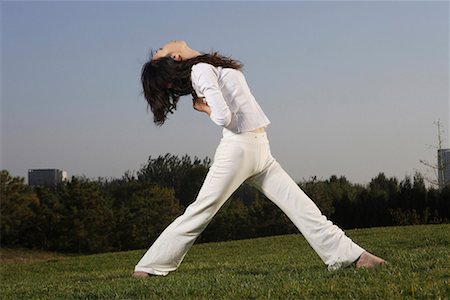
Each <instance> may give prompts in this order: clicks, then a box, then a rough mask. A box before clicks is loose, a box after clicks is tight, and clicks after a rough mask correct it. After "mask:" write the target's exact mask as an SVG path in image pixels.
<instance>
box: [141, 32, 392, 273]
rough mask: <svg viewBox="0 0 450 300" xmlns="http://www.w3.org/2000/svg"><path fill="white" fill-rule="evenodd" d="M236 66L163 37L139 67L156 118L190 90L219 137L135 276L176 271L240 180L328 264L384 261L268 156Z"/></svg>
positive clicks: (261, 125) (254, 106)
mask: <svg viewBox="0 0 450 300" xmlns="http://www.w3.org/2000/svg"><path fill="white" fill-rule="evenodd" d="M241 67H242V65H241V64H240V63H239V62H238V61H236V60H233V59H230V58H226V57H223V56H221V55H219V54H217V53H213V54H202V53H200V52H198V51H196V50H193V49H191V48H190V47H189V46H188V45H187V44H186V42H184V41H171V42H169V43H167V44H166V45H164V47H162V48H160V49H159V50H158V51H157V52H156V53H154V54H153V57H152V59H151V60H150V61H149V62H148V63H146V64H145V65H144V67H143V69H142V77H141V80H142V85H143V90H144V96H145V98H146V99H147V102H148V104H149V106H150V108H151V110H152V112H153V115H154V122H155V123H156V124H158V125H162V124H163V123H164V122H165V120H166V118H167V115H168V114H169V113H172V112H173V111H174V110H175V109H176V105H177V102H178V100H179V98H180V96H182V95H188V94H192V95H193V96H194V100H193V107H194V109H195V110H197V111H199V112H203V113H206V114H207V115H208V116H209V117H210V119H211V120H212V121H213V122H214V123H216V124H217V125H219V126H221V127H223V137H222V139H221V141H220V144H219V146H218V148H217V150H216V153H215V156H214V160H213V164H212V166H211V168H210V169H209V172H208V174H207V176H206V178H205V181H204V183H203V186H202V188H201V189H200V192H199V194H198V196H197V199H196V201H195V202H193V203H192V204H191V205H189V206H188V207H187V208H186V210H185V212H184V214H183V215H181V216H180V217H178V218H177V219H175V221H173V222H172V223H171V224H170V225H169V226H168V227H167V228H166V229H165V230H164V231H163V233H162V234H161V235H160V236H159V237H158V239H157V240H156V241H155V242H154V243H153V245H152V246H151V247H150V249H149V250H148V251H147V252H146V253H145V255H144V256H143V257H142V259H141V260H140V261H139V262H138V264H137V265H136V267H135V270H134V271H135V272H134V273H133V276H135V277H147V276H149V275H150V274H151V275H167V274H168V273H169V272H171V271H175V270H176V269H177V268H178V266H179V265H180V263H181V261H182V260H183V258H184V256H185V255H186V253H187V251H188V250H189V248H190V247H191V246H192V244H193V243H194V242H195V240H196V238H197V237H198V236H199V234H200V233H201V232H202V231H203V230H204V229H205V227H206V226H207V225H208V223H209V222H210V221H211V219H212V218H213V216H214V215H215V214H216V213H217V212H218V210H219V209H220V207H221V206H222V205H223V204H224V203H225V202H226V200H227V199H228V198H229V197H230V196H231V194H232V193H233V192H234V191H235V190H236V189H237V188H238V187H239V186H240V185H241V184H242V183H243V182H244V181H246V182H247V183H249V184H251V185H253V186H254V187H256V188H257V189H259V190H260V191H261V192H263V193H264V194H265V195H266V196H267V197H268V198H269V199H270V200H272V201H273V202H274V203H275V204H276V205H277V206H278V207H280V208H281V209H282V210H283V211H284V213H285V214H286V215H287V216H288V217H289V218H290V219H291V220H292V222H293V223H294V224H295V225H296V226H297V228H298V229H299V230H300V232H301V233H302V234H303V236H304V237H305V238H306V240H307V241H308V242H309V244H310V245H311V247H312V248H313V249H314V250H315V251H316V252H317V254H318V255H319V257H320V258H321V259H322V260H323V261H324V263H325V264H326V265H328V268H329V269H330V270H335V269H338V268H340V267H344V266H347V265H350V264H351V263H353V262H356V267H358V268H360V267H366V268H370V267H374V266H377V265H382V264H384V260H383V259H381V258H379V257H376V256H374V255H372V254H370V253H368V252H367V251H365V250H364V249H362V248H361V247H360V246H358V245H356V244H355V243H354V242H353V241H352V240H350V239H349V238H348V237H347V236H346V235H345V234H344V232H343V231H342V230H341V229H339V228H338V227H337V226H336V225H333V224H332V223H331V222H330V221H328V220H327V219H326V217H325V216H323V215H322V213H321V212H320V211H319V209H318V208H317V206H316V205H315V204H314V202H313V201H312V200H311V199H310V198H309V197H308V196H307V195H306V194H305V193H304V192H303V191H302V190H301V189H300V188H299V187H298V185H297V184H296V183H295V182H294V181H293V180H292V179H291V178H290V177H289V175H288V174H287V173H286V172H285V171H284V170H283V169H282V168H281V166H280V165H279V164H278V162H277V161H276V160H275V159H274V158H273V157H272V155H271V153H270V146H269V142H268V140H267V136H266V132H265V128H266V127H267V125H269V123H270V121H269V120H268V118H267V117H266V115H265V114H264V112H263V111H262V109H261V107H260V106H259V105H258V103H257V102H256V100H255V98H254V97H253V96H252V94H251V92H250V89H249V88H248V86H247V83H246V81H245V78H244V76H243V74H242V73H241V72H240V68H241Z"/></svg>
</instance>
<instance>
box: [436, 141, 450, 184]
mask: <svg viewBox="0 0 450 300" xmlns="http://www.w3.org/2000/svg"><path fill="white" fill-rule="evenodd" d="M438 181H439V187H443V186H445V185H447V184H450V149H439V150H438Z"/></svg>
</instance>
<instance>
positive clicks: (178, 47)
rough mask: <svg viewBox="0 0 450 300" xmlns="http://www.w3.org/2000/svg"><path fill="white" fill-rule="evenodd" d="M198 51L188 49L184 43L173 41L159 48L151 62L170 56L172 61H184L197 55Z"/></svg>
mask: <svg viewBox="0 0 450 300" xmlns="http://www.w3.org/2000/svg"><path fill="white" fill-rule="evenodd" d="M199 54H200V53H199V52H198V51H195V50H192V49H191V48H189V46H188V45H187V43H186V42H185V41H181V40H175V41H170V42H168V43H167V44H165V45H164V46H163V47H162V48H159V49H158V50H157V51H156V52H155V54H154V55H153V57H152V60H155V59H158V58H161V57H166V56H170V57H172V58H173V59H174V60H178V61H180V60H185V59H189V58H192V57H194V56H196V55H199Z"/></svg>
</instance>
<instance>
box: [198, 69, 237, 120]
mask: <svg viewBox="0 0 450 300" xmlns="http://www.w3.org/2000/svg"><path fill="white" fill-rule="evenodd" d="M191 80H192V82H193V85H194V86H195V87H196V89H197V90H198V92H200V93H199V94H201V95H203V96H204V97H205V100H206V103H207V104H208V105H209V107H210V108H211V114H210V116H209V117H210V118H211V120H212V121H213V122H214V123H216V124H217V125H219V126H222V127H227V126H229V125H230V123H231V119H232V113H231V111H230V108H229V107H228V105H227V103H226V102H225V99H224V98H223V95H222V92H221V90H220V87H219V74H218V70H217V69H216V68H215V67H214V66H212V65H210V64H207V63H198V64H196V65H194V66H192V69H191Z"/></svg>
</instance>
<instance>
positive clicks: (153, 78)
mask: <svg viewBox="0 0 450 300" xmlns="http://www.w3.org/2000/svg"><path fill="white" fill-rule="evenodd" d="M151 56H153V53H152V54H151ZM200 62H204V63H208V64H211V65H213V66H215V67H224V68H233V69H237V70H240V69H241V68H242V66H243V65H242V63H240V62H239V61H237V60H234V59H232V58H230V57H225V56H222V55H220V54H219V53H217V52H214V53H211V54H203V55H200V56H197V57H194V58H191V59H187V60H183V61H176V60H174V59H172V58H171V57H169V56H167V57H162V58H159V59H156V60H151V59H150V61H148V62H147V63H145V64H144V66H143V67H142V72H141V82H142V87H143V94H144V96H145V99H146V100H147V103H148V105H149V106H150V108H151V110H152V112H153V117H154V118H153V121H154V122H155V124H156V125H158V126H161V125H162V124H164V122H165V121H166V119H167V115H168V114H169V113H173V112H174V111H175V110H176V109H177V103H178V100H179V99H180V97H181V96H184V95H189V94H192V96H193V97H194V98H195V97H196V95H195V92H194V90H193V88H192V83H191V68H192V66H193V65H195V64H197V63H200Z"/></svg>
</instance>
